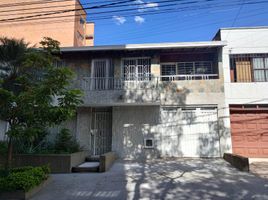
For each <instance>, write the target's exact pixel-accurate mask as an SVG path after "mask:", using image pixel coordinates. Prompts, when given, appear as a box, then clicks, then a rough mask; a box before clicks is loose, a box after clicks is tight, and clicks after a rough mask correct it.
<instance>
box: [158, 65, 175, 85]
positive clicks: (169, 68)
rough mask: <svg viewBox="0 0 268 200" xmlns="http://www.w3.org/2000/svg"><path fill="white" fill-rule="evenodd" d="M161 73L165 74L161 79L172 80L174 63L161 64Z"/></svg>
mask: <svg viewBox="0 0 268 200" xmlns="http://www.w3.org/2000/svg"><path fill="white" fill-rule="evenodd" d="M161 75H162V76H165V77H163V78H162V81H172V80H174V75H176V65H175V64H166V65H161ZM166 76H167V77H166Z"/></svg>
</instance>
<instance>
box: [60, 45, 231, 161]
mask: <svg viewBox="0 0 268 200" xmlns="http://www.w3.org/2000/svg"><path fill="white" fill-rule="evenodd" d="M224 45H226V43H225V42H221V41H210V42H193V43H162V44H140V45H139V44H138V45H125V46H124V45H122V46H120V45H116V46H95V47H81V48H62V59H63V61H64V63H65V65H67V66H70V67H71V68H72V69H73V70H75V71H76V73H77V77H76V81H75V86H76V87H78V88H82V89H83V90H84V92H85V97H84V104H83V105H82V106H81V107H80V108H79V109H78V111H77V116H76V119H75V120H73V121H72V122H71V123H69V125H68V127H69V128H70V129H71V130H72V132H73V133H74V134H75V135H76V137H77V139H78V140H79V141H80V143H81V144H82V145H83V146H84V147H85V148H86V149H88V150H89V151H90V152H91V153H92V154H95V155H99V154H102V153H105V152H107V151H115V152H116V153H117V154H118V155H119V156H120V157H121V158H127V159H145V158H155V157H219V156H221V155H222V154H223V152H226V151H229V150H230V147H231V138H230V131H229V127H228V125H229V122H228V113H229V111H228V109H225V108H226V107H227V105H226V103H225V98H224V97H225V95H224V78H223V66H222V57H221V56H222V48H223V47H224Z"/></svg>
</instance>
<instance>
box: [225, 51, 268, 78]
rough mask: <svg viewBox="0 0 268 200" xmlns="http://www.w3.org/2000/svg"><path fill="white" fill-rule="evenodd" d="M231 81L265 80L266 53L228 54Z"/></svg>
mask: <svg viewBox="0 0 268 200" xmlns="http://www.w3.org/2000/svg"><path fill="white" fill-rule="evenodd" d="M230 76H231V82H267V81H268V54H233V55H230Z"/></svg>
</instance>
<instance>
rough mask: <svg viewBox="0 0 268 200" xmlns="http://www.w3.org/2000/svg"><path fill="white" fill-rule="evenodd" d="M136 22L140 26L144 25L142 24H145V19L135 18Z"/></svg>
mask: <svg viewBox="0 0 268 200" xmlns="http://www.w3.org/2000/svg"><path fill="white" fill-rule="evenodd" d="M134 20H135V22H136V23H138V24H142V23H144V22H145V19H144V18H143V17H141V16H135V18H134Z"/></svg>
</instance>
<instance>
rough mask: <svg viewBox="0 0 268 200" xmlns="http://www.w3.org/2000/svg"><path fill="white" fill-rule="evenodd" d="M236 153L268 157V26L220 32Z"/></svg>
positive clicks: (226, 90) (218, 34) (218, 37)
mask: <svg viewBox="0 0 268 200" xmlns="http://www.w3.org/2000/svg"><path fill="white" fill-rule="evenodd" d="M214 40H224V41H227V45H226V46H225V47H224V48H223V60H222V63H223V66H224V78H225V81H224V82H225V85H224V87H225V96H226V103H227V104H228V105H229V107H230V122H231V133H232V146H233V147H232V151H233V153H236V154H240V155H244V156H247V157H268V27H251V28H250V27H249V28H225V29H220V30H219V32H218V33H217V35H216V36H215V38H214Z"/></svg>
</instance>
